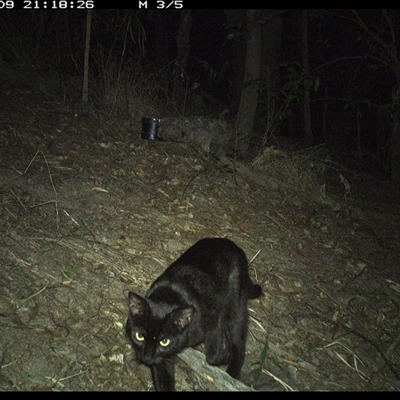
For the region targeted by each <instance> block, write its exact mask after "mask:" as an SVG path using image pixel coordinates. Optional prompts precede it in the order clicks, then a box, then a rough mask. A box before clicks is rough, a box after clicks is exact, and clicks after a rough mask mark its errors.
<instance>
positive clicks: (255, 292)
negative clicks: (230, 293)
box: [247, 278, 262, 299]
mask: <svg viewBox="0 0 400 400" xmlns="http://www.w3.org/2000/svg"><path fill="white" fill-rule="evenodd" d="M261 293H262V289H261V286H260V285H257V284H255V283H253V282H252V281H251V279H250V278H249V282H248V284H247V296H248V298H249V299H256V298H257V297H260V296H261Z"/></svg>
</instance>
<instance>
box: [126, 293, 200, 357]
mask: <svg viewBox="0 0 400 400" xmlns="http://www.w3.org/2000/svg"><path fill="white" fill-rule="evenodd" d="M193 311H194V308H193V307H192V306H189V307H180V308H178V309H175V310H170V309H169V308H168V307H167V306H165V305H164V304H157V303H151V302H148V301H147V300H146V299H144V298H143V297H141V296H139V295H137V294H135V293H133V292H130V293H129V315H128V321H127V325H126V330H127V333H128V336H129V338H130V339H131V341H132V343H133V345H134V347H135V349H136V352H137V355H138V357H139V359H140V360H141V361H142V362H143V363H144V364H146V365H154V364H157V363H158V362H160V361H161V360H163V359H165V358H166V357H168V356H170V355H173V354H176V353H178V352H179V351H181V350H182V349H184V348H185V347H187V343H188V325H189V324H190V321H191V319H192V315H193Z"/></svg>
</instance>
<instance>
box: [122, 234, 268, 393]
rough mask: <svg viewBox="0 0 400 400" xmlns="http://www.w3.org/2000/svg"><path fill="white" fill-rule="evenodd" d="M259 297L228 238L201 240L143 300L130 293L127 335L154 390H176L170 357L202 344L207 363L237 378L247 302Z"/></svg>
mask: <svg viewBox="0 0 400 400" xmlns="http://www.w3.org/2000/svg"><path fill="white" fill-rule="evenodd" d="M260 295H261V287H260V286H259V285H255V284H253V282H252V281H251V279H250V277H249V275H248V266H247V259H246V255H245V253H244V252H243V250H242V249H241V248H240V247H238V246H237V245H236V244H235V243H233V242H232V241H230V240H228V239H218V238H214V239H202V240H200V241H198V242H197V243H196V244H195V245H194V246H192V247H191V248H189V249H188V250H187V251H186V252H185V253H183V254H182V255H181V257H180V258H178V260H176V261H175V262H174V263H172V264H171V265H170V266H169V267H168V268H167V269H166V270H165V272H164V273H163V274H162V275H161V276H160V277H159V278H158V279H157V280H156V281H155V282H154V283H153V284H152V285H151V287H150V289H149V291H148V292H147V294H146V296H145V297H144V298H143V297H141V296H139V295H137V294H136V293H133V292H129V315H128V320H127V324H126V331H127V334H128V336H129V338H130V339H131V341H132V343H133V347H134V348H135V350H136V353H137V357H138V359H139V361H141V362H142V363H144V364H146V365H148V366H149V367H150V369H151V373H152V377H153V383H154V387H155V389H156V390H157V391H161V390H175V377H174V375H175V372H174V358H175V355H176V354H177V353H179V352H180V351H182V350H183V349H185V348H186V347H190V346H196V345H198V344H200V343H203V342H204V343H205V353H206V359H207V362H208V363H209V364H211V365H221V364H228V368H227V372H228V374H229V375H231V376H232V377H234V378H236V379H238V378H239V376H240V370H241V368H242V365H243V361H244V355H245V344H246V335H247V320H248V315H247V300H248V299H249V298H250V299H254V298H256V297H259V296H260Z"/></svg>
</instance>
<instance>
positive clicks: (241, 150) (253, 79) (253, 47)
mask: <svg viewBox="0 0 400 400" xmlns="http://www.w3.org/2000/svg"><path fill="white" fill-rule="evenodd" d="M260 17H261V11H260V10H247V25H248V32H247V50H246V69H245V74H244V85H243V90H242V96H241V98H240V104H239V110H238V114H237V119H236V131H237V132H238V133H240V134H244V135H245V137H246V138H247V140H242V141H240V143H239V142H238V143H237V152H238V154H240V155H242V156H244V155H245V154H246V152H247V149H248V147H249V138H250V136H251V134H252V131H253V124H254V118H255V115H256V110H257V103H258V82H259V79H260V66H261V25H260Z"/></svg>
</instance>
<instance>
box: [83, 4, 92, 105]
mask: <svg viewBox="0 0 400 400" xmlns="http://www.w3.org/2000/svg"><path fill="white" fill-rule="evenodd" d="M91 27H92V10H88V11H87V14H86V41H85V55H84V66H83V88H82V101H83V102H84V103H87V101H88V100H89V52H90V32H91Z"/></svg>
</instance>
